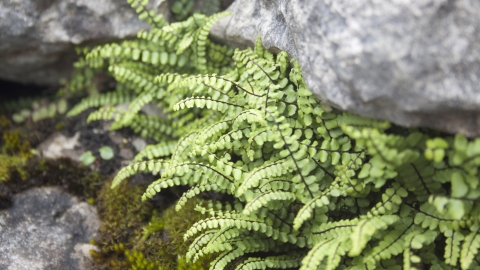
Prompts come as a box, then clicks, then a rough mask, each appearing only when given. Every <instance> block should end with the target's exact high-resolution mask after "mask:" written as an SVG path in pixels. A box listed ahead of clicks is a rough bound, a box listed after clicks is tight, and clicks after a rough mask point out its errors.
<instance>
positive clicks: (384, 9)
mask: <svg viewBox="0 0 480 270" xmlns="http://www.w3.org/2000/svg"><path fill="white" fill-rule="evenodd" d="M229 10H230V11H231V12H232V16H230V17H227V18H224V19H222V20H221V21H220V22H219V23H217V24H216V25H215V26H214V29H212V32H211V33H212V34H213V36H215V37H217V38H219V39H223V40H226V41H227V42H228V43H230V44H233V45H237V46H240V47H244V46H252V45H253V43H254V41H255V38H256V37H257V36H258V35H260V36H261V37H262V41H263V44H264V45H265V46H266V47H267V48H270V49H271V50H273V51H275V50H286V51H288V52H289V53H290V55H292V56H293V57H295V58H297V59H298V61H299V63H300V65H301V66H302V69H303V74H304V77H305V80H306V82H307V85H308V86H309V87H310V89H311V90H312V91H313V92H315V94H317V95H318V96H319V97H321V98H322V99H323V100H325V101H328V102H329V103H330V104H332V105H333V106H334V107H337V108H340V109H342V110H347V111H351V112H354V113H358V114H360V115H363V116H367V117H373V118H379V119H387V120H390V121H392V122H394V123H397V124H400V125H403V126H408V127H412V126H424V127H431V128H436V129H440V130H443V131H447V132H459V133H463V134H466V135H469V136H479V135H480V16H479V14H480V1H477V0H455V1H453V0H394V1H380V0H356V1H346V0H308V1H307V0H236V1H235V2H234V3H233V5H232V6H231V7H230V8H229Z"/></svg>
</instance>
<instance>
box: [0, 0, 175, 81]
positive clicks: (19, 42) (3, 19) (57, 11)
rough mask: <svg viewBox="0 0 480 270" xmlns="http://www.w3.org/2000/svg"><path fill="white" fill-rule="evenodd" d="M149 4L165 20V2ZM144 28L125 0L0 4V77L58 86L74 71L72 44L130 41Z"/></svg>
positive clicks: (10, 0) (27, 0)
mask: <svg viewBox="0 0 480 270" xmlns="http://www.w3.org/2000/svg"><path fill="white" fill-rule="evenodd" d="M150 2H151V3H152V8H155V10H157V11H158V12H159V13H161V14H165V16H166V17H167V19H168V16H169V8H168V2H167V0H155V1H150ZM147 27H148V25H147V24H146V23H144V22H142V21H140V20H139V19H138V18H137V14H136V13H135V11H134V10H133V9H132V8H131V7H130V5H129V4H128V3H127V2H126V1H125V0H102V1H98V0H2V1H0V39H1V40H2V42H1V44H0V78H2V79H6V80H11V81H17V82H21V83H35V84H40V85H53V86H55V85H58V83H59V80H60V78H67V77H68V76H69V74H70V72H71V70H72V63H73V61H74V59H75V58H76V53H75V51H74V48H75V46H76V45H79V44H87V43H88V44H92V43H100V42H106V41H109V40H117V39H122V38H126V37H132V36H135V35H136V33H137V32H138V30H140V29H144V28H147Z"/></svg>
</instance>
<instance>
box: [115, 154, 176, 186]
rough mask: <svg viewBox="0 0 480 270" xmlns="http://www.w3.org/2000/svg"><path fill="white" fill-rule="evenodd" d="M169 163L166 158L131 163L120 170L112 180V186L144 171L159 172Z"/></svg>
mask: <svg viewBox="0 0 480 270" xmlns="http://www.w3.org/2000/svg"><path fill="white" fill-rule="evenodd" d="M167 165H168V162H167V161H164V160H149V161H142V162H137V163H133V164H130V165H128V166H126V167H124V168H122V169H121V170H120V172H118V174H117V175H116V176H115V178H114V179H113V182H112V186H111V187H112V188H115V187H117V186H118V185H119V184H120V183H121V182H122V181H123V180H125V179H126V178H128V177H130V176H132V175H134V174H137V173H142V172H152V173H154V174H156V173H159V172H160V171H161V170H162V169H164V168H165V167H166V166H167Z"/></svg>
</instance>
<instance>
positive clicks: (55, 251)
mask: <svg viewBox="0 0 480 270" xmlns="http://www.w3.org/2000/svg"><path fill="white" fill-rule="evenodd" d="M99 226H100V221H99V219H98V216H97V212H96V209H95V208H94V207H93V206H91V205H89V204H87V203H86V202H79V201H78V199H76V198H75V197H73V196H72V195H70V194H68V193H66V192H64V191H62V190H61V189H59V188H56V187H45V188H33V189H30V190H27V191H25V192H22V193H19V194H16V195H15V197H14V202H13V206H12V207H11V208H9V209H7V210H4V211H1V212H0V243H1V245H0V269H5V270H14V269H15V270H18V269H25V270H26V269H28V270H36V269H48V270H55V269H58V270H61V269H62V270H63V269H69V270H74V269H88V266H87V264H88V261H89V257H88V256H89V250H90V249H92V248H94V247H93V246H92V245H91V244H89V239H91V238H93V237H95V236H96V233H97V231H98V228H99Z"/></svg>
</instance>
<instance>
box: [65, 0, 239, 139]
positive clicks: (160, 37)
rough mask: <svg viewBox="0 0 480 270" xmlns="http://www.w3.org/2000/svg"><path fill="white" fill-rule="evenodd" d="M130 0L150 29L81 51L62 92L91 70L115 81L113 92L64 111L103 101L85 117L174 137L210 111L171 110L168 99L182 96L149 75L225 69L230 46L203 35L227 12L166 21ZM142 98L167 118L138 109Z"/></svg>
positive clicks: (228, 66) (79, 86)
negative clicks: (69, 81) (157, 108)
mask: <svg viewBox="0 0 480 270" xmlns="http://www.w3.org/2000/svg"><path fill="white" fill-rule="evenodd" d="M130 2H131V5H132V7H134V8H136V9H137V11H138V12H139V13H140V18H143V19H145V20H146V21H147V22H149V23H150V24H151V26H152V27H151V29H150V30H148V31H141V32H139V33H138V37H137V38H136V39H134V40H127V41H123V42H121V43H111V44H107V45H103V46H99V47H96V48H94V49H92V50H88V49H85V50H83V51H82V53H83V54H84V57H83V58H81V59H80V60H79V62H78V63H77V64H76V67H77V72H76V73H75V74H74V76H73V79H72V83H71V84H68V85H67V86H66V87H65V89H66V90H64V91H63V92H65V91H67V92H68V91H69V92H72V91H73V92H75V91H76V90H78V89H82V88H85V87H89V80H85V78H87V79H88V78H91V77H93V76H94V75H92V73H91V72H90V71H91V70H95V71H97V72H98V71H102V72H106V74H107V75H108V76H111V77H113V78H114V79H115V80H116V86H115V90H114V91H111V92H106V93H100V94H94V95H90V96H89V97H87V98H85V99H83V100H82V101H81V102H80V103H79V104H77V106H75V107H74V108H73V109H72V110H71V111H70V112H69V116H74V115H77V114H79V113H80V112H82V111H84V110H86V109H88V108H91V107H99V106H104V107H103V108H101V109H100V110H98V111H96V112H95V113H93V114H91V115H90V117H89V121H92V120H99V119H106V120H107V119H108V120H114V122H113V124H112V125H111V129H119V128H123V127H130V128H132V129H133V130H134V131H135V132H138V133H140V134H141V135H142V136H144V137H150V138H153V139H155V140H157V141H160V140H164V139H165V138H168V139H170V140H176V139H178V138H179V136H180V135H182V134H181V131H183V130H188V129H196V125H199V124H201V123H198V122H196V121H192V119H197V118H199V117H198V114H206V115H209V116H211V115H213V114H212V113H211V112H205V111H202V110H190V111H188V112H175V111H173V110H172V109H171V108H170V106H169V104H170V103H172V102H174V101H176V100H181V99H182V98H183V96H182V95H180V93H169V92H168V91H167V86H168V82H161V83H156V82H155V81H154V79H155V76H156V75H158V74H162V73H167V72H176V73H181V74H207V73H215V74H224V73H226V71H227V70H230V69H231V68H232V63H231V60H230V56H231V55H232V52H233V50H232V49H230V48H228V47H226V46H223V45H217V44H215V43H213V42H212V41H210V40H209V39H208V38H207V37H208V34H209V29H210V27H211V26H212V24H213V23H214V22H215V21H216V20H218V19H220V18H221V17H223V16H226V15H227V13H219V14H216V15H213V16H210V17H206V16H205V15H202V14H194V15H193V16H192V17H190V18H188V19H186V20H185V21H182V22H177V23H172V24H167V23H166V22H165V21H164V20H163V19H162V16H161V15H158V14H155V13H154V12H153V11H147V10H146V9H145V8H144V6H145V5H146V3H148V1H142V3H140V1H130ZM83 71H85V72H86V71H88V72H86V73H88V74H89V75H88V76H86V75H85V74H83V73H82V72H83ZM67 89H69V90H67ZM123 103H130V105H129V107H128V109H127V110H122V109H120V108H115V107H114V106H116V105H119V104H123ZM148 103H151V104H155V105H157V106H158V107H160V108H162V109H163V111H164V113H165V114H166V115H168V117H167V118H165V117H159V116H151V115H150V116H147V115H145V114H139V113H138V112H139V111H140V109H141V108H142V107H143V106H144V105H146V104H148ZM107 105H108V106H107ZM214 120H215V119H212V120H206V121H207V122H212V121H214ZM179 132H180V133H179Z"/></svg>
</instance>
